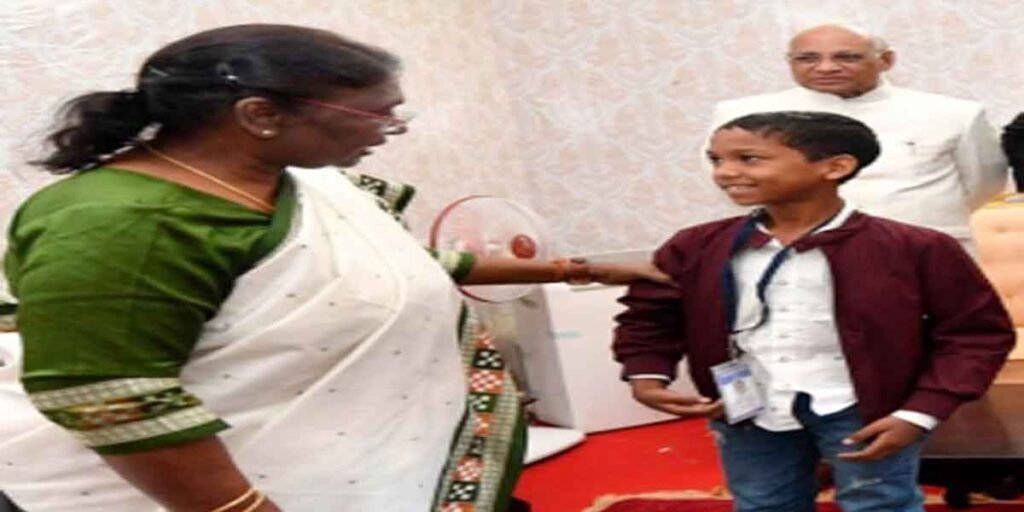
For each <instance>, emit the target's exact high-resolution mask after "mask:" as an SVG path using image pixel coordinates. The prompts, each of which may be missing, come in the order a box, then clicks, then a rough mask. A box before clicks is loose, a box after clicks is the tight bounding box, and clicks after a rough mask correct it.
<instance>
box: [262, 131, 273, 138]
mask: <svg viewBox="0 0 1024 512" xmlns="http://www.w3.org/2000/svg"><path fill="white" fill-rule="evenodd" d="M260 135H262V136H264V137H267V138H270V137H273V136H274V130H263V131H262V132H260Z"/></svg>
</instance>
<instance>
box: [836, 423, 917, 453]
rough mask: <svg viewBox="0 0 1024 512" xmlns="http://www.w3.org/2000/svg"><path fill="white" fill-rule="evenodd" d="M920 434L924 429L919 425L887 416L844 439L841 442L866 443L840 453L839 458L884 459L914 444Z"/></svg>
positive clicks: (848, 443) (850, 443) (849, 443)
mask: <svg viewBox="0 0 1024 512" xmlns="http://www.w3.org/2000/svg"><path fill="white" fill-rule="evenodd" d="M922 435H924V430H922V429H921V427H918V426H917V425H914V424H913V423H910V422H908V421H904V420H901V419H899V418H897V417H895V416H888V417H885V418H882V419H880V420H878V421H875V422H874V423H871V424H870V425H867V426H866V427H864V428H862V429H860V430H858V431H857V432H854V433H853V435H851V436H850V437H848V438H846V439H844V440H843V444H847V445H852V444H855V443H862V442H866V443H868V445H867V446H865V447H864V448H862V449H860V450H857V451H854V452H846V453H840V454H839V458H840V459H843V460H849V461H860V462H867V461H873V460H879V459H884V458H885V457H888V456H890V455H892V454H894V453H896V452H898V451H900V450H901V449H902V448H904V447H907V446H910V445H912V444H914V443H915V442H916V441H917V440H918V439H921V436H922ZM869 440H870V441H869Z"/></svg>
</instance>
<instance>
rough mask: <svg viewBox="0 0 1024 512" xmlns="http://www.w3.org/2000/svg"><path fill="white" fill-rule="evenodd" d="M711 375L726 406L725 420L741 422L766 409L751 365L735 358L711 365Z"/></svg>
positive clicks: (732, 422) (731, 422)
mask: <svg viewBox="0 0 1024 512" xmlns="http://www.w3.org/2000/svg"><path fill="white" fill-rule="evenodd" d="M711 375H712V376H713V377H714V379H715V386H717V387H718V394H719V395H721V396H722V405H724V406H725V420H726V421H727V422H728V423H729V424H730V425H732V424H735V423H739V422H741V421H743V420H749V419H750V418H753V417H754V416H757V415H758V414H760V413H761V411H763V410H764V398H763V397H762V396H761V391H760V389H759V388H758V386H757V382H756V381H755V380H754V374H753V373H752V372H751V371H750V365H748V364H747V363H744V362H743V361H739V360H736V359H733V360H732V361H727V362H725V363H722V364H716V365H715V366H712V367H711Z"/></svg>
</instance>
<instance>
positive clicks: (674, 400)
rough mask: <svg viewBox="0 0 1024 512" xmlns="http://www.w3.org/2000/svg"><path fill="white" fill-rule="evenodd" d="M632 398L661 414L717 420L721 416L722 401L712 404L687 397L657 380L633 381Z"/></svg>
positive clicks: (701, 399) (697, 398)
mask: <svg viewBox="0 0 1024 512" xmlns="http://www.w3.org/2000/svg"><path fill="white" fill-rule="evenodd" d="M629 383H630V386H632V387H633V398H634V399H636V401H638V402H640V403H642V404H644V405H646V406H647V407H650V408H652V409H657V410H659V411H661V412H667V413H669V414H674V415H676V416H680V417H683V418H697V417H700V418H719V417H721V416H722V413H723V412H724V411H723V408H722V401H721V400H718V401H715V402H712V401H711V399H710V398H706V397H703V396H688V395H684V394H682V393H678V392H676V391H672V390H671V389H666V388H665V386H667V385H668V383H667V382H665V381H663V380H658V379H633V380H631V381H629Z"/></svg>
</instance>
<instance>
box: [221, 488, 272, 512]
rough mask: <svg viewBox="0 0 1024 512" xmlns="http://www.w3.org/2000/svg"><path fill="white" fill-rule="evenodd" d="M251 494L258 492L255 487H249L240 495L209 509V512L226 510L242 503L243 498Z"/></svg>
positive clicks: (247, 497)
mask: <svg viewBox="0 0 1024 512" xmlns="http://www.w3.org/2000/svg"><path fill="white" fill-rule="evenodd" d="M253 494H260V492H259V491H257V490H256V488H255V487H250V488H249V489H248V490H247V491H245V492H243V493H242V494H241V496H239V497H237V498H235V499H233V500H231V501H229V502H227V503H225V504H223V505H221V506H219V507H217V508H215V509H213V510H211V511H210V512H227V511H228V510H231V509H232V508H234V507H235V506H236V505H240V504H242V503H244V502H245V500H247V499H249V497H250V496H252V495H253ZM260 495H262V494H260Z"/></svg>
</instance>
